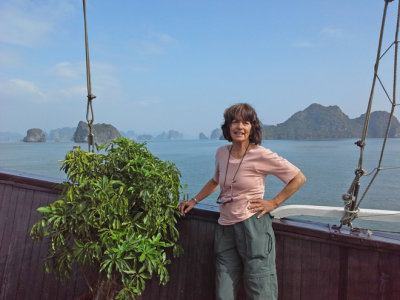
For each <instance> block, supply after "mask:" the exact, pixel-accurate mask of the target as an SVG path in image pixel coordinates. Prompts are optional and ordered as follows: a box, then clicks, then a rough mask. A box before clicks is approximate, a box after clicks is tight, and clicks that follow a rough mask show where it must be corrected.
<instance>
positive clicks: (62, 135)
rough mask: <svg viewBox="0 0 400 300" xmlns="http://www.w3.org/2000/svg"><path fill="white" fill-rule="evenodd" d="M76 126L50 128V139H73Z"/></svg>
mask: <svg viewBox="0 0 400 300" xmlns="http://www.w3.org/2000/svg"><path fill="white" fill-rule="evenodd" d="M75 130H76V127H64V128H57V129H52V130H50V133H49V135H48V139H49V140H50V141H56V142H61V141H65V142H66V141H72V140H73V137H74V132H75Z"/></svg>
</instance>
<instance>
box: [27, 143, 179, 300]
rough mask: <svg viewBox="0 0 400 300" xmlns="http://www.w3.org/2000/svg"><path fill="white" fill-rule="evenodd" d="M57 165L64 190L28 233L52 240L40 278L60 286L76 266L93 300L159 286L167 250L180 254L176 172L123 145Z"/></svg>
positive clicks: (70, 156)
mask: <svg viewBox="0 0 400 300" xmlns="http://www.w3.org/2000/svg"><path fill="white" fill-rule="evenodd" d="M62 162H63V164H62V166H61V169H62V170H64V171H65V172H66V174H67V178H68V181H67V182H65V183H64V190H63V192H62V194H61V196H60V198H59V200H57V201H55V202H54V203H52V204H50V205H49V206H45V207H40V208H38V209H37V210H38V211H39V212H40V213H41V217H42V218H41V220H40V221H39V222H37V223H36V224H34V226H33V227H32V229H31V236H32V238H33V239H34V240H41V239H43V238H44V237H49V239H50V244H49V248H48V252H47V256H46V258H45V260H44V266H45V270H46V271H47V272H52V273H54V274H55V275H56V276H57V277H58V278H60V279H65V278H68V277H69V276H70V275H71V272H72V271H73V269H74V267H75V265H78V266H79V267H80V268H81V269H82V271H83V275H84V276H85V274H86V272H87V270H91V271H92V273H94V274H96V276H97V278H96V279H95V280H89V279H88V278H86V277H85V280H86V283H87V284H88V286H89V289H90V291H91V292H92V295H93V298H94V299H114V298H115V299H131V298H135V297H136V296H137V295H140V294H141V293H142V291H143V290H144V289H145V284H146V279H150V278H152V277H153V276H154V275H156V276H158V277H159V280H160V283H161V284H165V283H166V282H167V281H168V278H169V276H168V271H167V269H166V266H167V264H169V263H170V259H169V255H167V252H166V250H167V248H172V249H173V250H172V251H168V253H170V252H172V253H173V254H174V256H176V255H179V254H180V253H181V251H182V249H181V248H180V247H179V246H178V245H177V244H176V242H177V240H178V237H179V233H178V230H177V229H176V222H177V217H178V216H179V212H178V210H177V205H178V202H179V197H180V194H181V192H182V186H181V185H180V172H179V171H178V170H177V168H176V166H175V165H174V164H173V163H171V162H168V161H161V160H160V159H158V158H157V157H155V156H154V155H153V154H152V153H151V152H149V151H148V150H147V148H146V146H145V144H139V143H135V142H133V141H130V140H128V139H125V138H119V139H117V140H115V141H113V142H112V143H110V144H103V145H100V146H98V145H96V153H91V152H85V151H83V150H81V149H80V147H74V148H73V150H71V151H69V152H68V153H67V154H66V156H65V160H63V161H62ZM93 271H94V272H93ZM89 273H90V272H89Z"/></svg>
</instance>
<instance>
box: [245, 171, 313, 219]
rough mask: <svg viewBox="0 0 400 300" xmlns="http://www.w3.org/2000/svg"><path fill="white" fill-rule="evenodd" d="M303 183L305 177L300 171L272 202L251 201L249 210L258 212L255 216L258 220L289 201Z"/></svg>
mask: <svg viewBox="0 0 400 300" xmlns="http://www.w3.org/2000/svg"><path fill="white" fill-rule="evenodd" d="M305 182H306V177H305V176H304V174H303V173H302V172H301V171H300V172H299V173H297V175H296V176H295V177H294V178H293V179H292V180H291V181H290V182H289V183H288V184H287V185H286V186H285V187H284V188H283V189H282V191H280V192H279V194H278V195H276V196H275V197H274V198H273V199H272V200H263V199H257V200H251V201H250V205H249V210H250V211H251V212H254V213H255V212H258V211H260V214H259V215H258V216H257V218H260V217H261V216H263V215H264V214H266V213H268V212H270V211H272V210H274V209H275V208H277V207H278V206H279V205H281V204H282V203H283V202H285V201H286V200H287V199H289V198H290V196H292V195H293V194H294V193H295V192H296V191H297V190H298V189H299V188H300V187H301V186H302V185H303V184H304V183H305Z"/></svg>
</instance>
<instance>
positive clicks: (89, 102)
mask: <svg viewBox="0 0 400 300" xmlns="http://www.w3.org/2000/svg"><path fill="white" fill-rule="evenodd" d="M82 3H83V18H84V23H85V50H86V85H87V92H88V95H87V106H86V121H87V124H88V127H89V135H88V146H89V152H93V140H94V135H93V121H94V113H93V105H92V100H93V99H94V98H96V96H95V95H93V94H92V83H91V78H90V61H89V40H88V34H87V26H86V1H85V0H82ZM89 114H90V116H89Z"/></svg>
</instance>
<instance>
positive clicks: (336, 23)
mask: <svg viewBox="0 0 400 300" xmlns="http://www.w3.org/2000/svg"><path fill="white" fill-rule="evenodd" d="M383 6H384V1H383V0H380V1H377V0H351V1H349V0H335V1H332V0H302V1H295V0H287V1H278V0H263V1H261V0H254V1H253V0H249V1H235V0H230V1H227V0H226V1H225V0H212V1H210V0H198V1H190V0H186V1H183V0H182V1H178V0H177V1H172V0H162V1H161V0H160V1H153V0H146V1H142V0H130V1H127V0H125V1H120V0H113V1H110V0H96V1H94V0H88V1H87V21H88V31H89V46H90V60H91V67H92V90H93V94H94V95H96V96H97V98H96V99H95V100H94V102H93V105H94V113H95V123H111V124H113V125H115V126H116V127H117V128H118V129H120V130H124V131H125V130H134V131H135V132H136V133H152V134H155V133H159V132H161V131H163V130H168V129H174V130H178V131H180V132H183V133H184V134H185V136H186V137H197V136H198V134H199V133H200V132H204V133H205V134H206V135H209V134H210V132H211V130H212V129H214V128H216V127H218V126H219V125H220V124H221V121H222V114H223V111H224V109H225V108H226V107H227V106H229V105H231V104H234V103H237V102H249V103H250V104H252V105H253V106H254V107H255V108H256V110H257V112H258V114H259V117H260V119H261V121H262V122H263V123H264V124H269V125H272V124H277V123H281V122H284V121H285V120H286V119H287V118H289V117H290V116H291V115H292V114H293V113H295V112H297V111H299V110H304V109H305V108H306V107H308V106H309V105H310V104H312V103H315V102H317V103H320V104H323V105H338V106H339V107H340V108H341V109H342V110H343V111H344V113H346V114H347V115H348V116H349V117H351V118H354V117H358V116H359V115H360V114H362V113H364V112H365V110H366V104H367V103H366V102H367V100H368V96H369V89H370V85H371V82H372V75H373V64H374V61H375V56H376V49H377V44H378V34H379V29H380V23H381V18H382V12H383ZM396 6H397V1H395V2H393V3H391V4H390V8H391V12H390V13H389V15H388V18H389V19H390V22H389V24H388V25H387V29H388V30H387V33H388V39H389V38H390V40H392V39H393V35H394V33H393V32H394V26H393V23H394V17H393V16H394V15H395V10H396ZM388 43H389V42H385V43H384V45H385V46H384V48H386V47H387V46H388ZM389 60H390V59H389ZM383 67H384V68H386V69H387V70H386V73H385V72H384V73H383V74H382V77H383V78H385V77H389V75H390V72H389V67H388V66H385V65H383ZM388 86H389V87H388V90H389V91H390V90H391V84H390V82H388ZM382 94H383V93H380V94H379V93H378V95H377V103H376V105H375V106H374V108H373V110H389V108H390V107H389V102H388V101H387V100H386V99H384V97H383V96H382ZM86 95H87V90H86V77H85V48H84V27H83V12H82V2H81V1H78V0H52V1H28V0H1V1H0V104H1V108H0V131H11V132H20V133H25V132H26V130H27V129H28V128H32V127H38V128H42V129H44V130H46V131H49V130H50V129H54V128H61V127H67V126H68V127H73V126H76V125H77V124H78V122H79V120H84V119H85V117H86Z"/></svg>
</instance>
